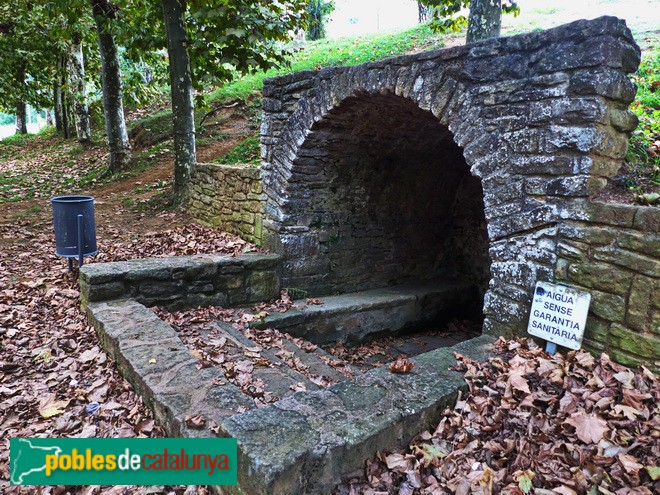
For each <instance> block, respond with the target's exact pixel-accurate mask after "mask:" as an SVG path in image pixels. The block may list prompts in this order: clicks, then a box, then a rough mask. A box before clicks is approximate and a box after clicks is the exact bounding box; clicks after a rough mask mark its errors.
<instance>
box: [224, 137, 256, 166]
mask: <svg viewBox="0 0 660 495" xmlns="http://www.w3.org/2000/svg"><path fill="white" fill-rule="evenodd" d="M260 159H261V148H260V145H259V137H258V136H251V137H249V138H247V139H245V140H243V141H241V142H240V143H238V144H237V145H236V146H235V147H234V148H233V149H231V150H230V151H229V152H228V153H227V154H226V155H224V156H222V157H220V158H218V159H217V160H216V161H215V163H220V164H223V165H257V164H259V161H260Z"/></svg>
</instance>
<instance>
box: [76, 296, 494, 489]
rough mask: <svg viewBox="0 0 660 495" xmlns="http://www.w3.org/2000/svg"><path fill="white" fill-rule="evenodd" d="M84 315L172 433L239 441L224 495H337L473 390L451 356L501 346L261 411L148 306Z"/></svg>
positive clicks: (435, 355)
mask: <svg viewBox="0 0 660 495" xmlns="http://www.w3.org/2000/svg"><path fill="white" fill-rule="evenodd" d="M87 313H88V316H89V319H90V322H91V323H92V324H93V325H94V326H95V327H96V329H97V332H98V335H99V338H100V341H101V344H102V345H103V347H104V349H106V350H107V351H108V352H109V353H110V355H111V356H112V357H113V358H114V359H115V360H116V362H117V365H118V367H119V369H120V371H121V372H122V374H123V375H124V376H125V377H126V378H127V379H128V380H129V381H131V383H133V385H134V386H135V388H136V390H137V391H138V393H139V394H140V395H142V396H143V397H144V398H145V401H146V403H148V404H149V405H150V406H151V407H152V408H153V410H154V413H155V417H156V419H157V420H158V422H159V424H161V425H162V426H163V427H164V429H165V431H166V432H167V434H168V435H169V436H172V437H178V436H183V437H210V438H213V437H214V436H216V433H214V432H213V431H211V429H210V428H209V427H211V426H214V425H217V426H218V432H219V433H218V434H219V435H220V436H226V437H230V438H236V439H237V441H238V451H239V460H238V466H239V471H238V479H239V485H238V486H237V487H223V488H222V492H221V489H220V488H218V487H212V489H213V490H214V491H215V492H216V493H223V495H227V494H230V493H231V494H238V493H241V494H244V495H266V494H270V495H288V494H292V493H296V494H300V495H305V494H309V495H311V494H318V493H330V492H331V491H332V490H333V487H334V486H335V485H336V484H337V483H339V482H340V481H341V480H342V479H345V478H346V477H347V476H350V475H352V474H355V473H357V472H359V471H360V470H361V469H362V468H363V467H364V460H365V459H368V458H371V457H373V456H374V455H375V453H376V452H378V451H381V452H382V451H385V450H389V451H391V450H396V449H399V448H401V447H404V446H405V445H407V444H408V443H409V442H410V440H411V439H412V437H413V436H414V435H416V434H417V433H419V432H420V431H423V430H424V429H426V428H428V427H429V425H432V424H433V423H434V422H437V421H438V419H439V415H440V413H441V411H442V409H443V407H445V406H449V405H451V404H452V402H453V401H454V400H455V398H456V395H457V392H458V391H459V390H465V389H466V385H465V382H464V380H463V375H462V374H461V373H459V372H456V371H450V370H449V367H450V366H451V365H452V364H454V363H455V362H456V361H455V358H454V357H453V353H454V352H458V353H460V354H463V355H466V356H468V357H470V358H473V359H480V360H481V359H485V358H487V357H488V356H489V355H492V354H493V349H492V343H493V342H494V341H495V339H494V338H493V337H491V336H487V335H484V336H481V337H477V338H474V339H472V340H470V341H466V342H462V343H460V344H458V345H456V346H453V347H445V348H440V349H436V350H434V351H431V352H427V353H424V354H420V355H419V356H416V357H414V358H412V361H413V362H414V363H415V367H414V368H413V370H412V372H411V373H408V374H403V375H401V374H394V373H392V372H390V371H389V369H388V368H387V367H382V368H377V369H372V370H370V371H368V372H366V373H363V374H358V375H357V376H356V377H355V378H353V379H350V380H344V381H342V382H340V383H337V384H335V385H332V386H330V387H327V388H324V389H321V390H309V391H305V392H296V393H294V394H292V395H290V396H288V397H286V398H284V399H282V400H280V401H279V402H277V403H275V404H269V405H266V406H264V407H259V408H256V407H255V403H254V401H253V400H252V399H251V398H250V397H248V396H246V395H245V394H244V393H243V392H242V391H241V390H240V389H239V388H238V387H236V386H235V385H233V384H232V383H229V382H227V380H226V378H225V377H224V375H223V374H222V373H221V372H220V370H218V369H217V368H215V367H208V368H202V369H198V368H197V364H198V362H199V361H198V360H197V359H195V358H194V357H193V356H192V355H191V353H190V351H189V350H188V348H187V347H186V346H185V344H184V343H183V342H182V341H181V340H180V339H179V337H178V335H177V334H176V332H175V331H174V330H173V329H172V328H171V327H170V326H169V325H167V324H166V323H165V322H163V321H162V320H160V319H158V317H157V316H156V315H155V314H154V313H153V312H152V311H151V310H149V309H148V308H146V307H145V306H143V305H142V304H140V303H138V302H136V301H126V300H116V301H108V302H102V303H90V304H89V305H88V306H87ZM225 330H227V334H228V335H231V336H232V339H235V341H236V342H238V344H237V345H238V346H239V347H240V346H242V345H243V344H245V345H248V346H249V347H250V348H252V349H255V347H256V346H255V343H254V342H252V341H250V340H249V339H247V340H244V339H243V337H244V336H242V334H241V335H239V333H240V332H239V333H236V331H235V330H236V329H233V327H232V329H231V330H230V329H228V328H225ZM232 342H234V340H232ZM248 352H249V351H248ZM197 414H201V415H202V416H203V417H204V418H206V420H207V425H206V426H205V428H202V429H196V428H190V427H188V426H186V422H185V418H186V417H187V416H193V415H197Z"/></svg>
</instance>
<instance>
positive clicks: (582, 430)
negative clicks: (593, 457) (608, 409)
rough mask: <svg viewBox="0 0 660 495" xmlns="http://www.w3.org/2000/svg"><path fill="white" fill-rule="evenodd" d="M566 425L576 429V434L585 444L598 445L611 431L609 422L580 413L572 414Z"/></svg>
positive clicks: (595, 416)
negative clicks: (608, 425)
mask: <svg viewBox="0 0 660 495" xmlns="http://www.w3.org/2000/svg"><path fill="white" fill-rule="evenodd" d="M564 423H566V424H569V425H571V426H574V427H575V434H576V435H577V437H578V438H579V439H580V440H582V441H583V442H584V443H598V442H600V441H601V439H602V438H603V436H604V435H605V433H607V432H608V431H609V428H608V427H607V422H606V421H605V420H604V419H603V418H601V417H599V416H597V415H595V414H587V413H586V412H584V411H579V412H576V413H573V414H571V417H570V418H569V419H567V420H566V421H564Z"/></svg>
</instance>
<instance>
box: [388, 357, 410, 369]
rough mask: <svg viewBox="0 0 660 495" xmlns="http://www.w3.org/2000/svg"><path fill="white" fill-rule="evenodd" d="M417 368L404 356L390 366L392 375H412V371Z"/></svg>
mask: <svg viewBox="0 0 660 495" xmlns="http://www.w3.org/2000/svg"><path fill="white" fill-rule="evenodd" d="M414 367H415V363H413V362H412V361H411V360H410V359H406V358H404V357H403V356H399V357H398V358H396V361H394V362H393V363H392V364H390V366H389V369H390V371H391V372H392V373H410V371H411V370H412V369H413V368H414Z"/></svg>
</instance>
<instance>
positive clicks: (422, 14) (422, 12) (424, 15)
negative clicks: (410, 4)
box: [417, 1, 429, 24]
mask: <svg viewBox="0 0 660 495" xmlns="http://www.w3.org/2000/svg"><path fill="white" fill-rule="evenodd" d="M428 14H429V8H428V7H427V6H426V5H424V4H423V3H422V2H420V1H418V2H417V20H418V22H419V23H420V24H423V23H425V22H426V21H427V20H428Z"/></svg>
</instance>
